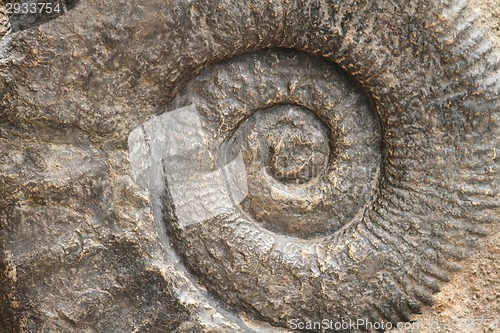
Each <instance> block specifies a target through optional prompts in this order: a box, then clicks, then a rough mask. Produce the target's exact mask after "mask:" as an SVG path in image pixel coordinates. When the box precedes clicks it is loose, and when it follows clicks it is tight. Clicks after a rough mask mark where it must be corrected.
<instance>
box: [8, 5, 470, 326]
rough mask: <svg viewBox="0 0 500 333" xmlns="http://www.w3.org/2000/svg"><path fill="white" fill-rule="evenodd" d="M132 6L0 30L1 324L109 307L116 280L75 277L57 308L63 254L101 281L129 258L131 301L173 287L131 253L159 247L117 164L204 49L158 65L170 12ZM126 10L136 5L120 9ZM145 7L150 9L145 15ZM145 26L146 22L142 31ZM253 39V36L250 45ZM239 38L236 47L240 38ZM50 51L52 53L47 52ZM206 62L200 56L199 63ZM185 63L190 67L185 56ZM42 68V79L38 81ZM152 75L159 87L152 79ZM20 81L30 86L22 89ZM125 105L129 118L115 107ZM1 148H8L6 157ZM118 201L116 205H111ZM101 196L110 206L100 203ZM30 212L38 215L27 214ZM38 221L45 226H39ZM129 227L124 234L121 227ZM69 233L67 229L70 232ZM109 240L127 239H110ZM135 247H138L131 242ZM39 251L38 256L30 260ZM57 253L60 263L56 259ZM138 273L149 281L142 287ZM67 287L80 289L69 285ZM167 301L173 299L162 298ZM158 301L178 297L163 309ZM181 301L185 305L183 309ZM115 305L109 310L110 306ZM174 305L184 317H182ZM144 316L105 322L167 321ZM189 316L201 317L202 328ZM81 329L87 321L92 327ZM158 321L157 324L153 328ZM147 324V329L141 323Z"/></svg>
mask: <svg viewBox="0 0 500 333" xmlns="http://www.w3.org/2000/svg"><path fill="white" fill-rule="evenodd" d="M422 3H423V4H425V2H422ZM133 7H134V5H133V4H126V6H123V4H118V3H115V2H108V3H106V4H92V5H91V6H90V5H89V7H87V8H85V9H84V8H76V9H75V11H74V12H72V13H70V14H68V15H66V16H65V17H62V18H60V19H57V20H55V21H53V22H51V23H48V24H47V25H43V26H41V27H39V28H37V29H36V30H32V31H24V32H21V33H18V34H16V35H14V36H9V38H12V41H11V42H9V45H10V46H9V47H10V48H11V51H10V52H9V53H8V54H7V55H6V56H5V57H3V59H2V63H1V64H0V66H1V67H0V73H1V79H0V87H1V89H0V90H1V91H2V94H3V95H2V97H1V98H2V105H1V106H0V117H1V118H0V119H1V130H2V135H1V145H2V150H1V152H2V158H3V159H4V160H5V161H6V163H5V164H2V169H1V171H0V175H1V185H2V198H1V199H0V200H1V202H0V207H1V210H2V219H1V220H0V221H1V231H0V232H1V236H2V242H1V245H2V249H1V256H2V258H1V259H2V260H1V261H0V262H1V263H2V265H3V267H2V270H1V275H0V279H2V280H1V281H2V282H5V283H2V284H1V285H2V288H4V290H2V297H3V301H2V302H1V305H0V306H1V310H2V312H3V313H5V314H7V315H6V316H3V315H2V318H3V320H4V321H5V323H4V324H5V325H4V327H5V328H4V329H6V330H8V331H9V332H10V331H14V332H16V331H23V330H24V331H29V330H35V331H36V330H42V328H43V327H44V325H45V329H50V328H51V326H50V325H56V326H53V327H56V328H54V329H55V330H57V327H64V328H67V329H70V328H71V327H73V328H74V325H77V326H78V325H92V323H91V322H90V320H87V321H86V319H85V316H79V313H78V311H77V309H78V307H77V306H76V305H75V304H72V302H79V301H80V300H83V299H85V298H84V297H82V295H88V296H86V297H88V298H87V299H91V300H92V301H89V302H87V303H85V302H81V304H82V305H81V306H82V308H83V309H84V310H85V311H87V310H88V307H87V305H88V304H89V303H92V304H95V303H97V302H94V300H103V301H102V302H103V303H101V304H104V305H106V304H116V302H114V301H113V300H112V299H113V297H114V295H119V294H120V291H121V292H123V288H122V289H120V288H121V287H120V285H119V284H118V285H117V286H114V285H113V284H112V283H109V285H108V286H106V284H105V283H100V282H98V281H90V282H89V281H79V282H75V285H67V286H66V288H69V290H70V292H71V293H72V295H73V298H70V299H69V300H68V304H69V305H68V306H67V310H68V311H66V310H64V309H63V310H60V309H59V307H58V306H57V304H60V302H61V298H60V297H58V293H57V290H59V289H60V288H61V285H62V284H61V283H59V282H61V281H64V280H65V276H67V271H66V269H68V268H70V267H71V264H69V263H70V262H72V261H73V260H74V261H73V262H74V265H75V267H81V266H80V265H83V266H84V267H86V268H87V269H88V270H89V271H91V272H95V270H104V271H105V270H106V269H110V271H109V273H108V276H109V277H110V280H111V281H112V282H113V283H114V282H115V281H118V280H120V279H117V278H116V276H120V275H122V276H125V280H127V278H126V276H127V274H123V271H122V270H123V268H124V267H130V266H132V267H137V268H136V269H137V273H138V274H137V275H135V274H128V282H129V284H127V281H125V282H122V285H125V286H127V288H129V289H127V288H125V289H126V290H135V292H130V293H129V291H126V292H124V293H126V296H127V297H129V299H130V300H131V301H133V302H137V299H140V297H141V294H142V291H141V290H142V289H141V288H146V290H147V291H148V292H149V291H150V290H149V288H150V287H151V285H158V284H160V285H161V283H166V284H165V287H164V290H175V288H178V286H176V283H178V281H174V280H175V279H172V278H171V272H170V271H169V270H168V269H169V268H172V267H175V266H169V265H166V266H163V265H160V264H156V265H155V264H154V263H155V262H154V260H153V259H150V260H146V261H145V262H143V260H144V259H142V258H143V257H144V255H146V256H150V257H151V258H157V254H158V253H159V252H157V251H161V249H159V248H158V247H157V245H156V244H157V235H156V230H155V229H154V228H151V215H150V212H149V211H148V209H147V208H148V200H147V196H146V195H144V194H143V195H142V196H140V195H139V196H138V195H137V193H138V192H140V191H138V190H137V189H135V188H134V182H133V181H131V180H130V179H129V178H128V176H127V175H128V174H129V170H128V168H127V167H126V164H127V163H126V160H127V157H126V152H125V151H124V150H125V149H126V148H125V142H126V137H127V134H128V132H129V131H130V130H131V129H132V128H134V127H135V126H136V125H138V124H140V123H142V122H143V121H144V120H146V119H147V118H148V117H149V116H150V115H152V114H155V113H158V106H159V105H162V104H163V103H165V101H168V100H169V99H170V98H171V97H173V95H174V94H175V89H176V88H175V87H178V86H181V85H182V84H181V83H182V82H184V81H185V80H186V78H184V77H183V76H182V75H181V74H184V73H187V72H190V71H192V70H193V69H194V68H199V67H203V66H206V65H207V61H208V60H207V59H208V58H203V57H201V58H196V59H195V60H192V61H191V62H189V61H187V60H186V59H182V60H181V61H185V63H184V64H186V63H190V65H179V64H177V65H179V66H176V65H175V63H173V62H168V61H166V62H162V61H163V59H162V58H161V54H162V53H163V52H164V51H163V50H164V49H163V47H159V43H158V42H155V40H154V36H155V35H156V34H158V33H159V34H160V35H161V36H162V37H164V38H165V40H172V39H174V38H175V29H170V26H169V25H168V24H171V26H175V23H176V22H173V20H170V21H169V18H171V17H172V15H177V14H178V13H177V14H175V13H173V14H171V13H168V12H166V11H165V10H163V11H162V9H161V5H160V3H159V2H158V3H155V2H150V3H149V4H147V5H144V6H143V7H140V8H133ZM131 9H133V10H131ZM136 9H137V10H136ZM156 9H158V10H157V11H156ZM87 10H88V11H87ZM131 12H133V13H136V14H134V15H132V17H130V15H129V14H130V13H131ZM155 12H156V13H158V14H153V13H155ZM102 13H107V15H109V13H114V14H113V15H112V16H111V17H112V19H109V20H108V21H106V20H103V21H99V22H97V20H96V21H92V20H88V18H89V17H92V16H93V17H98V16H99V15H102ZM467 13H468V12H467ZM467 15H468V14H467ZM429 16H432V15H429ZM155 19H158V20H159V22H163V23H165V25H166V26H155V25H154V24H152V23H151V22H153V21H155ZM462 19H463V18H462ZM445 21H446V20H445ZM177 24H179V22H177ZM451 24H453V23H451ZM134 27H136V28H134ZM139 27H140V28H139ZM155 29H156V30H155ZM132 31H134V32H136V33H137V35H136V38H137V39H136V40H134V42H133V43H129V41H130V40H131V32H132ZM148 31H151V32H150V35H148ZM141 33H142V34H143V35H141ZM63 37H64V38H63ZM253 37H257V36H253ZM148 38H151V40H152V42H151V44H152V45H150V48H151V50H152V52H150V53H148V54H147V55H145V58H140V60H138V61H134V57H135V56H137V54H138V52H139V50H138V49H137V50H135V51H136V53H134V52H128V50H127V49H126V48H125V47H120V45H121V44H127V46H130V45H135V46H137V45H138V44H142V43H143V41H144V39H148ZM256 40H258V38H256ZM4 41H5V39H4ZM82 41H84V42H83V43H82ZM125 41H126V43H125ZM82 44H83V45H84V46H83V47H82V46H81V45H82ZM265 45H266V43H265V41H263V42H262V45H261V46H265ZM239 47H240V50H243V49H245V48H246V47H248V46H247V45H240V46H239ZM155 48H158V49H155ZM54 50H58V51H59V52H57V54H56V53H55V52H54ZM139 53H140V52H139ZM214 54H215V52H214ZM159 55H160V56H159ZM217 60H218V59H216V58H213V57H212V58H210V60H209V62H214V61H217ZM114 61H117V63H114ZM194 63H197V65H193V64H194ZM144 66H145V67H144ZM197 66H199V67H197ZM127 68H140V69H141V71H142V72H141V74H140V76H139V78H136V77H134V75H131V74H130V73H127ZM162 68H163V69H164V68H174V69H177V68H184V71H185V72H183V73H165V72H164V71H162V70H160V69H162ZM75 75H76V76H75ZM167 75H171V76H170V77H169V76H167ZM48 77H51V79H50V80H48V79H47V78H48ZM134 80H135V81H134ZM105 81H109V82H113V83H116V85H113V84H111V85H105V84H103V83H104V82H105ZM157 82H166V84H165V86H161V85H160V86H158V84H157ZM172 82H173V83H172ZM167 83H169V84H167ZM21 87H29V88H30V89H28V90H23V89H20V88H21ZM127 87H131V89H130V90H129V89H127ZM165 87H173V89H172V90H169V89H165ZM131 91H132V93H131ZM130 95H133V99H134V100H133V101H130ZM469 98H472V99H473V97H469ZM111 101H112V102H113V103H111ZM129 102H130V103H129ZM117 105H118V106H119V107H117ZM60 110H64V111H62V112H61V111H60ZM95 110H99V115H97V116H95V117H92V116H90V115H92V114H93V112H95ZM125 114H131V115H133V116H130V117H129V116H127V117H125V116H122V115H125ZM109 117H115V119H110V118H109ZM56 127H57V128H56ZM35 137H36V138H39V141H38V142H34V140H33V138H35ZM69 148H74V149H73V151H72V153H71V154H69V155H68V154H67V153H66V155H65V152H67V151H68V149H69ZM70 150H71V149H70ZM4 152H8V156H7V154H4ZM40 152H43V153H40ZM75 158H76V161H78V162H79V163H76V164H75V165H70V163H69V162H68V161H69V160H74V159H75ZM78 158H79V159H78ZM2 161H3V160H2ZM60 162H62V163H60ZM64 163H66V164H68V165H70V166H68V167H65V168H63V170H61V169H60V166H61V164H63V165H64ZM4 165H5V166H6V167H4ZM19 175H21V177H20V176H19ZM117 189H119V190H117ZM125 193H126V195H125ZM130 196H132V197H137V196H138V198H135V199H134V200H135V202H136V203H135V205H136V206H137V207H135V206H134V204H132V205H131V204H130V202H129V200H130V199H129V197H130ZM120 198H121V199H120ZM124 198H127V199H124ZM120 200H122V206H123V207H122V206H120ZM109 203H113V205H111V206H110V205H109ZM40 207H41V209H40ZM122 208H123V209H122ZM40 210H41V212H40V214H36V213H35V212H36V211H40ZM46 212H50V213H49V214H47V213H46ZM123 212H126V213H125V214H124V213H123ZM44 214H45V215H44ZM44 216H45V217H44ZM47 216H48V217H49V218H50V219H52V218H54V217H56V216H70V217H68V218H67V219H66V218H64V219H63V221H61V225H62V226H63V227H61V228H60V229H58V228H57V227H55V226H51V225H48V224H46V223H45V222H44V221H47ZM22 221H24V223H25V226H26V227H25V230H26V229H31V230H33V237H35V236H44V237H43V238H42V239H40V244H39V245H37V247H34V248H33V249H31V250H30V252H29V253H28V255H26V251H25V249H23V247H22V246H28V245H29V244H31V243H32V242H31V238H29V239H27V240H25V242H24V243H23V242H19V240H20V239H22V235H23V234H24V231H15V230H13V232H12V233H8V231H9V230H12V229H11V228H12V227H17V226H20V225H22V223H23V222H22ZM11 224H12V225H11ZM68 226H70V227H69V228H68ZM37 227H38V229H37ZM45 227H48V228H49V229H54V230H47V229H45ZM78 228H80V229H81V231H82V232H81V233H82V235H84V236H81V238H82V239H81V240H78V237H80V236H78V233H77V232H74V231H75V230H78ZM117 230H119V231H121V232H123V234H122V235H121V236H122V238H120V237H119V238H118V241H117V239H116V234H117ZM133 230H136V231H134V232H131V231H133ZM78 231H80V230H78ZM73 234H74V235H73ZM118 234H119V232H118ZM71 236H74V239H72V238H71ZM61 237H63V238H61ZM65 237H66V238H65ZM35 238H36V237H35ZM48 239H51V240H52V241H53V242H54V243H57V242H61V240H62V239H65V240H64V242H65V243H66V244H68V246H67V247H68V248H69V249H53V250H49V248H48V247H43V246H44V244H45V246H46V242H47V240H48ZM78 242H80V243H83V244H85V242H87V245H86V246H80V245H78V244H79V243H78ZM117 242H118V243H121V242H123V243H124V244H129V245H116V243H117ZM35 243H36V242H35ZM19 244H21V245H19ZM71 244H74V245H73V247H74V248H75V249H77V248H81V252H78V250H74V251H75V254H73V257H72V255H71ZM137 245H139V248H140V249H139V250H137V249H136V250H134V248H137V247H138V246H137ZM16 247H17V249H18V250H19V252H17V253H16V252H15V251H13V250H15V249H16ZM66 250H67V251H66ZM42 254H43V255H46V256H47V257H46V258H45V257H42ZM99 255H101V256H102V257H101V258H109V259H112V260H111V261H114V262H117V264H116V265H115V266H113V265H110V266H112V267H108V265H107V264H106V265H104V266H102V265H101V266H99V265H97V263H95V264H94V263H92V262H91V260H90V258H91V257H93V256H95V257H96V258H98V256H99ZM61 258H62V259H63V261H62V262H63V264H61V263H60V262H61V260H60V259H61ZM85 260H88V261H85ZM102 260H104V259H102ZM106 262H108V261H107V259H106ZM40 263H41V264H40ZM134 263H135V264H134ZM101 264H102V262H101ZM57 265H61V266H60V267H61V270H60V274H61V276H60V278H61V280H59V281H47V280H46V279H44V278H43V277H42V275H43V274H41V273H40V272H43V271H49V270H51V271H52V270H54V271H56V270H57V268H56V267H57ZM158 267H163V269H161V268H158ZM148 271H152V272H153V273H151V275H149V276H148V274H146V273H143V272H148ZM75 274H76V276H78V275H79V274H82V273H81V272H80V273H79V272H78V271H76V273H75ZM56 276H57V275H56ZM141 277H143V278H144V281H145V282H146V283H144V284H142V282H140V283H139V285H140V286H141V287H139V288H135V289H134V287H128V285H133V284H134V283H135V282H134V281H141ZM147 281H150V282H153V283H152V284H148V283H147ZM164 281H167V282H164ZM78 284H79V287H81V288H80V289H78V287H75V286H78ZM42 285H46V286H47V288H48V289H46V292H44V293H41V292H40V291H42V290H43V289H41V286H42ZM89 286H90V288H88V287H89ZM172 286H175V287H172ZM106 288H108V290H106ZM82 291H86V292H88V294H85V293H83V292H82ZM106 292H108V293H110V294H111V295H112V296H113V297H111V298H107V299H108V302H109V303H106V297H109V296H106V295H108V294H106ZM46 295H54V301H53V302H52V303H51V302H50V301H49V300H47V299H46V298H44V297H45V296H46ZM154 295H156V297H157V298H158V299H159V301H160V302H161V303H162V304H164V305H165V308H166V310H168V309H170V310H172V309H178V310H179V313H181V315H179V319H178V320H177V321H176V324H175V325H174V327H173V328H172V329H174V330H179V331H180V330H184V331H189V329H192V330H194V331H196V330H197V329H198V328H199V329H200V330H201V329H204V330H209V328H210V327H211V326H210V324H209V323H208V324H207V323H206V320H207V318H210V315H206V316H200V315H199V313H198V312H197V311H200V307H201V308H203V306H201V305H200V304H198V306H197V305H196V304H194V305H193V303H192V300H191V301H190V300H189V297H186V298H184V299H182V297H180V296H179V295H174V296H172V295H168V293H167V294H166V295H165V294H164V293H163V291H156V293H155V294H154ZM135 296H137V297H135ZM153 298H154V297H153ZM169 300H175V301H174V302H172V303H170V302H169ZM143 302H146V301H143ZM190 302H191V303H190ZM194 303H196V300H195V302H194ZM139 304H141V303H140V302H139ZM142 304H144V303H142ZM167 304H181V305H171V306H170V307H169V306H167ZM128 306H129V305H128V303H125V304H122V307H121V308H122V309H127V308H128ZM86 307H87V308H86ZM190 307H191V310H187V311H185V310H186V309H189V308H190ZM116 309H117V311H119V309H120V306H117V307H116ZM193 309H195V310H193ZM58 310H60V311H61V312H58ZM155 311H156V310H155ZM176 311H177V310H176ZM176 311H172V312H170V313H175V312H176ZM183 311H184V312H183ZM97 312H99V309H95V310H94V313H97ZM3 313H2V314H3ZM166 313H168V311H166ZM182 313H184V314H185V316H187V317H183V315H182ZM80 314H81V313H80ZM212 314H213V317H212V318H215V319H213V322H215V323H216V324H213V325H214V326H213V327H212V329H213V330H214V331H218V332H220V331H221V329H218V328H217V325H219V324H218V320H217V316H216V314H215V313H212ZM189 316H191V317H189ZM49 318H52V319H50V320H49ZM145 318H149V319H150V320H149V323H145V322H143V323H135V322H127V321H124V322H123V323H114V324H115V325H118V326H116V327H118V328H123V327H125V328H129V327H141V326H140V325H143V326H142V327H146V328H143V330H147V327H148V326H147V325H150V326H155V325H158V327H161V325H162V324H161V322H162V320H164V321H165V323H171V321H170V320H171V318H167V317H162V316H161V314H159V312H154V311H153V312H148V313H147V314H146V317H145ZM151 318H152V319H151ZM183 318H189V321H191V320H192V319H193V318H197V319H195V320H194V321H195V322H198V323H197V324H196V323H195V324H194V325H200V326H198V327H195V328H192V327H191V328H190V327H189V324H187V323H185V322H183ZM94 319H95V318H94ZM94 319H91V320H94ZM201 322H205V325H204V326H203V327H202V326H201V325H202V324H200V323H201ZM151 323H153V324H151ZM57 325H60V326H57ZM96 325H99V324H96ZM119 325H123V326H119ZM127 325H129V326H127ZM221 325H224V324H221ZM225 325H227V326H226V327H227V330H228V331H231V329H233V331H234V328H231V327H232V326H231V324H230V323H226V324H225ZM214 327H215V328H214ZM93 328H94V329H95V330H99V326H94V327H93ZM163 328H164V329H166V328H168V327H165V325H164V327H163ZM153 329H155V328H151V330H153Z"/></svg>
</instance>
